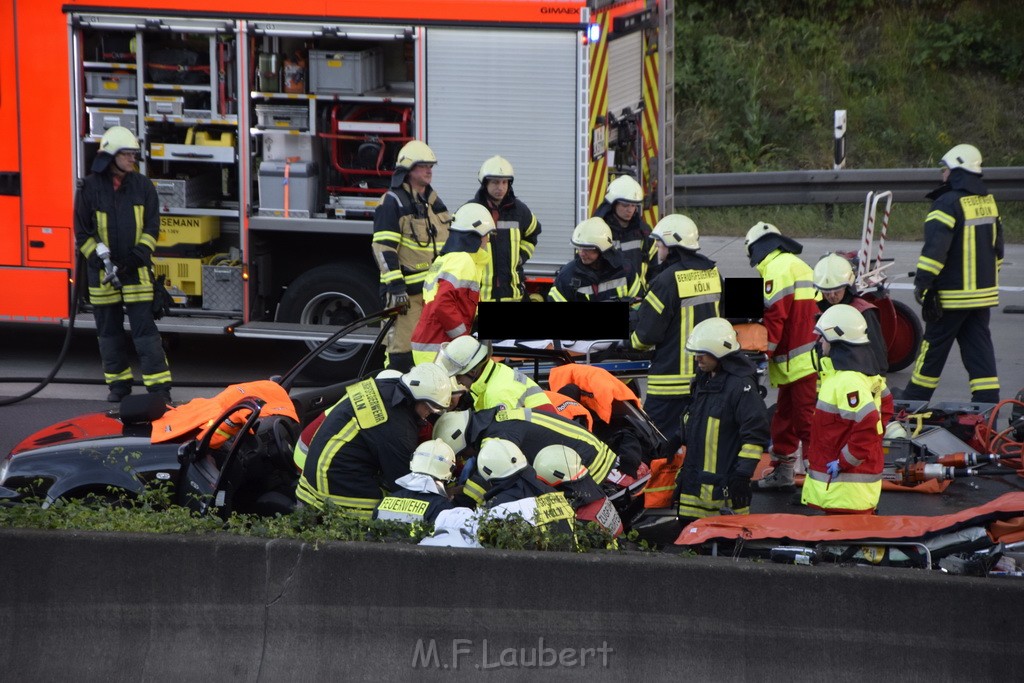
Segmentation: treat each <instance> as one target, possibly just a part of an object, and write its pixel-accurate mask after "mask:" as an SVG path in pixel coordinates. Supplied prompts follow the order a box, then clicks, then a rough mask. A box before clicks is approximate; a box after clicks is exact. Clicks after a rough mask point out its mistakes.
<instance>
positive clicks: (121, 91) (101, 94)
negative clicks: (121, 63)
mask: <svg viewBox="0 0 1024 683" xmlns="http://www.w3.org/2000/svg"><path fill="white" fill-rule="evenodd" d="M136 83H137V79H136V78H135V74H125V73H114V72H110V71H87V72H86V73H85V96H86V97H97V98H109V99H118V100H134V99H135V96H136V94H137V92H136V89H135V85H136Z"/></svg>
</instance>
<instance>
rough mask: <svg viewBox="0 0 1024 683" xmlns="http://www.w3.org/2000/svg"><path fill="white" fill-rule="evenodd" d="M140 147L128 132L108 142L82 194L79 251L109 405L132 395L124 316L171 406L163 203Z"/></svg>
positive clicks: (142, 361)
mask: <svg viewBox="0 0 1024 683" xmlns="http://www.w3.org/2000/svg"><path fill="white" fill-rule="evenodd" d="M139 149H140V148H139V141H138V139H137V138H136V137H135V135H134V134H133V133H132V132H131V131H130V130H128V129H127V128H125V127H123V126H112V127H111V128H109V129H107V131H106V132H105V133H104V134H103V137H102V138H101V139H100V145H99V151H98V152H97V154H96V158H95V159H94V160H93V163H92V171H93V172H92V174H90V175H89V176H88V177H87V178H85V180H83V181H82V184H81V187H80V188H79V190H78V191H77V192H76V194H75V245H76V248H77V249H78V251H79V253H81V255H82V256H83V257H85V259H86V274H85V277H86V278H87V282H88V285H89V301H90V302H91V303H92V305H93V315H94V317H95V319H96V333H97V337H98V339H99V347H100V358H101V359H102V362H103V378H104V380H105V381H106V384H107V386H108V388H109V393H108V395H107V400H108V401H111V402H119V401H120V400H121V399H122V398H124V397H125V396H127V395H128V394H130V393H131V391H132V369H131V365H130V364H129V359H128V348H127V344H126V342H125V338H124V316H125V313H127V315H128V322H129V325H130V327H131V332H132V343H133V345H134V347H135V351H136V353H137V354H138V356H139V368H140V370H141V371H142V383H143V385H144V386H145V387H146V390H147V391H148V392H149V393H153V394H157V395H159V396H160V397H161V398H163V400H164V401H165V402H168V403H169V402H170V400H171V371H170V368H169V367H168V364H167V356H166V355H165V354H164V348H163V344H162V342H161V340H160V332H159V330H157V327H156V322H155V321H154V317H153V297H154V290H153V271H152V265H153V251H154V250H155V249H156V242H157V238H158V237H159V234H160V201H159V199H158V197H157V194H156V190H155V189H154V187H153V183H152V181H150V180H149V178H147V177H146V176H144V175H142V174H141V173H139V172H138V171H137V170H136V168H135V164H136V160H137V159H138V154H139Z"/></svg>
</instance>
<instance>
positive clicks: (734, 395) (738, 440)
mask: <svg viewBox="0 0 1024 683" xmlns="http://www.w3.org/2000/svg"><path fill="white" fill-rule="evenodd" d="M756 372H757V369H756V368H755V367H754V364H753V362H752V361H751V360H750V359H748V358H747V357H746V356H744V355H743V354H742V353H730V354H728V355H726V356H723V357H722V358H721V359H720V360H719V368H718V372H716V373H715V374H714V375H713V376H712V375H711V374H709V373H698V375H697V377H696V378H694V380H693V388H692V397H693V399H692V403H691V404H690V408H689V411H688V412H687V413H686V415H685V417H684V424H683V431H684V433H685V437H686V459H685V460H684V461H683V466H682V469H680V471H679V515H680V516H681V517H697V518H701V517H710V516H712V515H717V514H719V513H720V512H721V509H722V508H723V507H725V506H726V505H731V501H729V499H728V498H726V495H725V494H726V491H725V490H726V489H727V488H728V485H729V480H730V479H731V478H732V477H745V478H748V479H749V478H750V477H751V475H753V474H754V468H755V467H757V463H758V461H759V460H760V459H761V454H762V453H763V452H764V451H765V450H766V449H767V448H768V441H769V432H768V411H767V409H766V408H765V405H764V400H763V399H762V398H761V395H760V394H759V393H758V391H757V383H756V381H755V379H754V376H755V373H756ZM734 511H735V512H738V513H744V512H747V511H748V508H740V509H736V510H734Z"/></svg>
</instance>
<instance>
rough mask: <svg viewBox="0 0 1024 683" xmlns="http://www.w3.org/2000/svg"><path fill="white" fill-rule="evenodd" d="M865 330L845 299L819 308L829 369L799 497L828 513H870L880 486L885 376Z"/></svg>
mask: <svg viewBox="0 0 1024 683" xmlns="http://www.w3.org/2000/svg"><path fill="white" fill-rule="evenodd" d="M867 330H868V326H867V321H865V320H864V316H863V315H862V314H861V313H860V311H858V310H857V309H856V308H854V307H853V306H849V305H847V304H836V305H835V306H832V307H831V308H829V309H828V310H827V311H825V312H824V313H822V314H821V317H820V318H819V319H818V322H817V324H816V325H815V328H814V332H815V334H816V335H818V336H819V338H820V340H819V344H820V347H821V354H822V356H824V357H828V358H829V359H830V360H831V366H832V370H831V371H830V372H827V373H824V374H823V375H822V378H821V388H820V389H819V390H818V398H817V400H818V403H817V408H816V409H815V411H814V417H813V419H812V422H811V440H810V443H809V444H808V446H807V449H806V456H807V461H808V466H807V476H806V477H805V478H804V486H803V493H802V495H801V501H802V502H803V503H804V504H805V505H809V506H811V507H814V508H818V509H821V510H825V511H826V512H837V513H871V512H873V511H874V509H875V508H876V507H877V506H878V498H879V496H880V494H881V490H882V467H883V465H884V464H885V457H884V455H883V453H882V434H883V427H882V426H883V424H884V422H883V406H882V393H883V391H884V388H885V381H884V380H883V379H882V378H881V377H879V376H878V375H877V374H876V373H875V372H874V369H875V359H874V355H873V353H872V350H871V345H870V341H869V339H868V331H867Z"/></svg>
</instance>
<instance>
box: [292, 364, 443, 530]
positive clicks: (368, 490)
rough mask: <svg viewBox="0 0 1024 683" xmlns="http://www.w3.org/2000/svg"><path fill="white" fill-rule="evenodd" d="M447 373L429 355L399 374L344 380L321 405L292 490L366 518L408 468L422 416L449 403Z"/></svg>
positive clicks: (311, 502)
mask: <svg viewBox="0 0 1024 683" xmlns="http://www.w3.org/2000/svg"><path fill="white" fill-rule="evenodd" d="M451 399H452V383H451V378H449V377H448V375H447V374H445V372H444V371H443V370H442V369H441V368H439V367H437V366H436V365H434V364H433V363H424V364H422V365H417V366H416V367H414V368H412V369H411V370H410V371H409V372H407V373H405V374H404V375H402V376H401V377H400V378H397V379H391V378H389V379H372V378H371V379H367V380H363V381H362V382H357V383H355V384H353V385H351V386H349V387H348V388H347V389H346V390H345V397H344V398H342V399H341V400H340V401H338V402H337V403H336V404H334V406H332V407H331V408H330V410H329V411H328V412H327V416H326V417H325V418H324V421H323V423H321V425H320V427H319V428H318V429H317V430H316V433H315V434H314V435H313V440H312V442H311V443H310V444H309V450H308V452H307V453H306V454H305V458H304V459H303V457H302V452H301V451H300V450H299V449H296V451H295V455H296V462H295V464H296V466H298V468H299V469H300V470H302V476H301V477H300V479H299V486H298V489H297V491H296V496H297V497H298V499H299V500H300V501H302V502H303V503H306V504H307V505H312V506H313V507H316V508H323V507H324V505H325V504H326V503H327V502H331V503H333V504H334V506H335V507H336V508H338V509H339V510H340V511H341V512H342V513H343V514H344V515H346V516H351V517H355V518H357V519H370V516H371V515H372V514H373V509H374V508H375V507H377V504H378V503H379V502H380V501H381V498H382V495H381V494H382V492H388V491H395V490H396V488H397V484H396V483H395V482H396V480H397V479H399V478H401V477H403V476H404V475H406V474H409V454H410V453H412V452H413V451H414V450H415V449H416V444H417V442H418V440H419V433H420V427H421V426H423V425H424V424H425V423H426V421H427V418H428V417H429V416H430V415H432V414H436V413H441V412H444V411H445V410H447V409H448V408H449V406H450V405H451Z"/></svg>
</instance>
